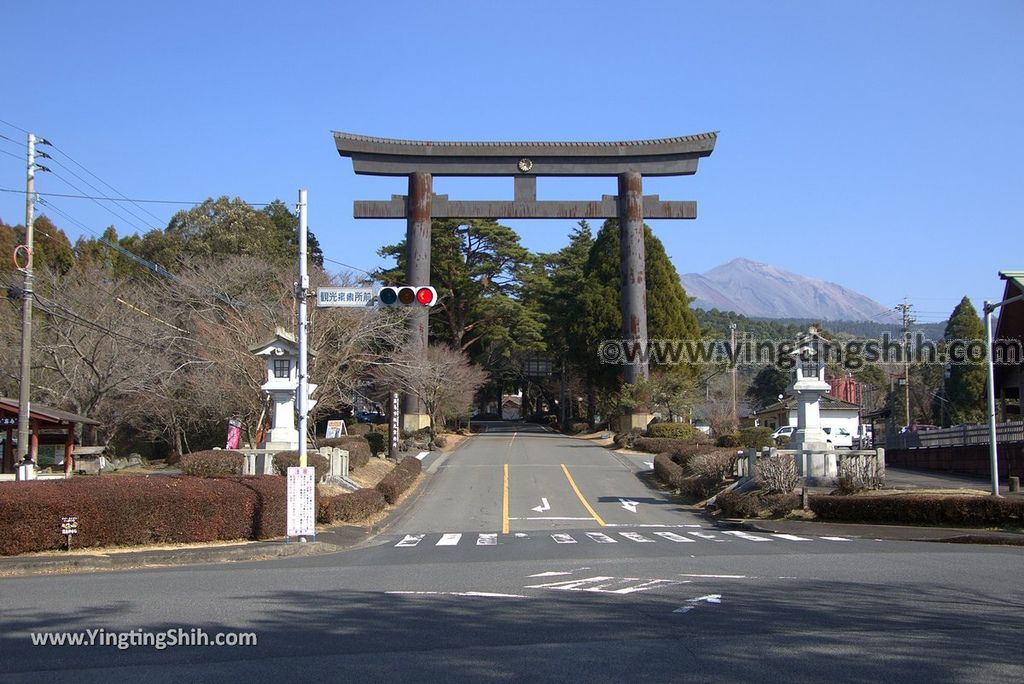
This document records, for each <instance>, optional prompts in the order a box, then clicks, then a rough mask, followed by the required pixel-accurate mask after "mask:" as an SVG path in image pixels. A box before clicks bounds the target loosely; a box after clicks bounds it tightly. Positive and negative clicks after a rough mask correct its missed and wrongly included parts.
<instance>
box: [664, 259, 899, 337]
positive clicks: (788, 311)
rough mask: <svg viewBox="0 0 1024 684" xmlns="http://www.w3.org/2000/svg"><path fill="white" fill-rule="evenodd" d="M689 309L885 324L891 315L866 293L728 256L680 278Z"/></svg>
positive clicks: (771, 316) (893, 313)
mask: <svg viewBox="0 0 1024 684" xmlns="http://www.w3.org/2000/svg"><path fill="white" fill-rule="evenodd" d="M681 280H682V281H683V287H685V288H686V294H688V295H690V296H691V297H694V298H695V299H694V301H693V303H692V304H691V306H693V307H694V308H700V309H718V310H719V311H735V312H737V313H741V314H743V315H745V316H751V317H755V318H809V319H817V320H823V321H840V320H842V321H879V322H885V323H889V322H892V321H894V320H895V319H896V313H895V312H893V311H892V309H890V308H889V307H887V306H884V305H882V304H879V303H878V302H876V301H875V300H873V299H871V298H870V297H865V296H864V295H862V294H860V293H858V292H854V291H853V290H850V289H849V288H845V287H843V286H842V285H836V284H835V283H830V282H827V281H824V280H818V279H816V278H808V277H806V276H802V275H799V274H796V273H792V272H790V271H785V270H783V269H781V268H778V267H776V266H771V265H770V264H762V263H760V262H757V261H751V260H750V259H742V258H740V259H733V260H732V261H730V262H729V263H727V264H722V265H721V266H716V267H715V268H713V269H711V270H710V271H708V272H706V273H686V274H684V275H683V276H681Z"/></svg>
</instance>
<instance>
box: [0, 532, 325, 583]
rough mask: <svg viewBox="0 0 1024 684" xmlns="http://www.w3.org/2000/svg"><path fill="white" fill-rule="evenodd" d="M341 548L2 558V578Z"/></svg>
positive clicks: (280, 546)
mask: <svg viewBox="0 0 1024 684" xmlns="http://www.w3.org/2000/svg"><path fill="white" fill-rule="evenodd" d="M339 550H341V547H339V546H337V545H335V544H331V543H326V542H309V543H305V544H304V543H302V542H285V541H270V542H265V541H260V542H251V543H248V544H237V545H232V546H227V547H224V546H220V547H209V548H199V549H159V550H155V551H126V552H123V553H112V554H110V555H94V556H93V555H89V556H68V557H66V558H61V557H55V556H50V557H33V558H18V557H10V558H0V577H5V576H6V577H13V576H23V575H40V574H63V573H71V572H82V571H91V570H119V569H124V570H127V569H132V568H140V567H152V566H172V565H192V564H203V563H222V562H230V561H256V560H269V559H273V558H292V557H299V556H312V555H318V554H323V553H332V552H334V551H339Z"/></svg>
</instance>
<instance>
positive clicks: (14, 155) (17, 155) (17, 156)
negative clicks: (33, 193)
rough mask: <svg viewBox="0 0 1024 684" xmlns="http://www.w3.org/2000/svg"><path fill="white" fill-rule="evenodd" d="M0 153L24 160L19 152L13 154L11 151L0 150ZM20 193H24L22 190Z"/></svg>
mask: <svg viewBox="0 0 1024 684" xmlns="http://www.w3.org/2000/svg"><path fill="white" fill-rule="evenodd" d="M0 153H3V154H6V155H7V156H8V157H14V158H15V159H19V160H22V161H24V157H22V156H21V155H20V154H14V153H13V152H8V151H7V150H0ZM21 193H22V194H24V193H25V191H24V190H22V191H21Z"/></svg>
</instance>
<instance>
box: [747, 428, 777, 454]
mask: <svg viewBox="0 0 1024 684" xmlns="http://www.w3.org/2000/svg"><path fill="white" fill-rule="evenodd" d="M739 437H740V446H743V447H746V448H748V449H763V448H764V447H770V446H774V444H773V443H772V429H771V428H766V427H749V428H743V429H742V430H740V432H739Z"/></svg>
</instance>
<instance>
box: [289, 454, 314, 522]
mask: <svg viewBox="0 0 1024 684" xmlns="http://www.w3.org/2000/svg"><path fill="white" fill-rule="evenodd" d="M287 488H288V524H287V528H288V530H287V534H288V536H289V537H312V536H314V535H316V507H315V504H314V498H313V497H314V492H315V490H316V477H315V475H314V471H313V468H312V467H306V468H295V467H291V468H288V485H287Z"/></svg>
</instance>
